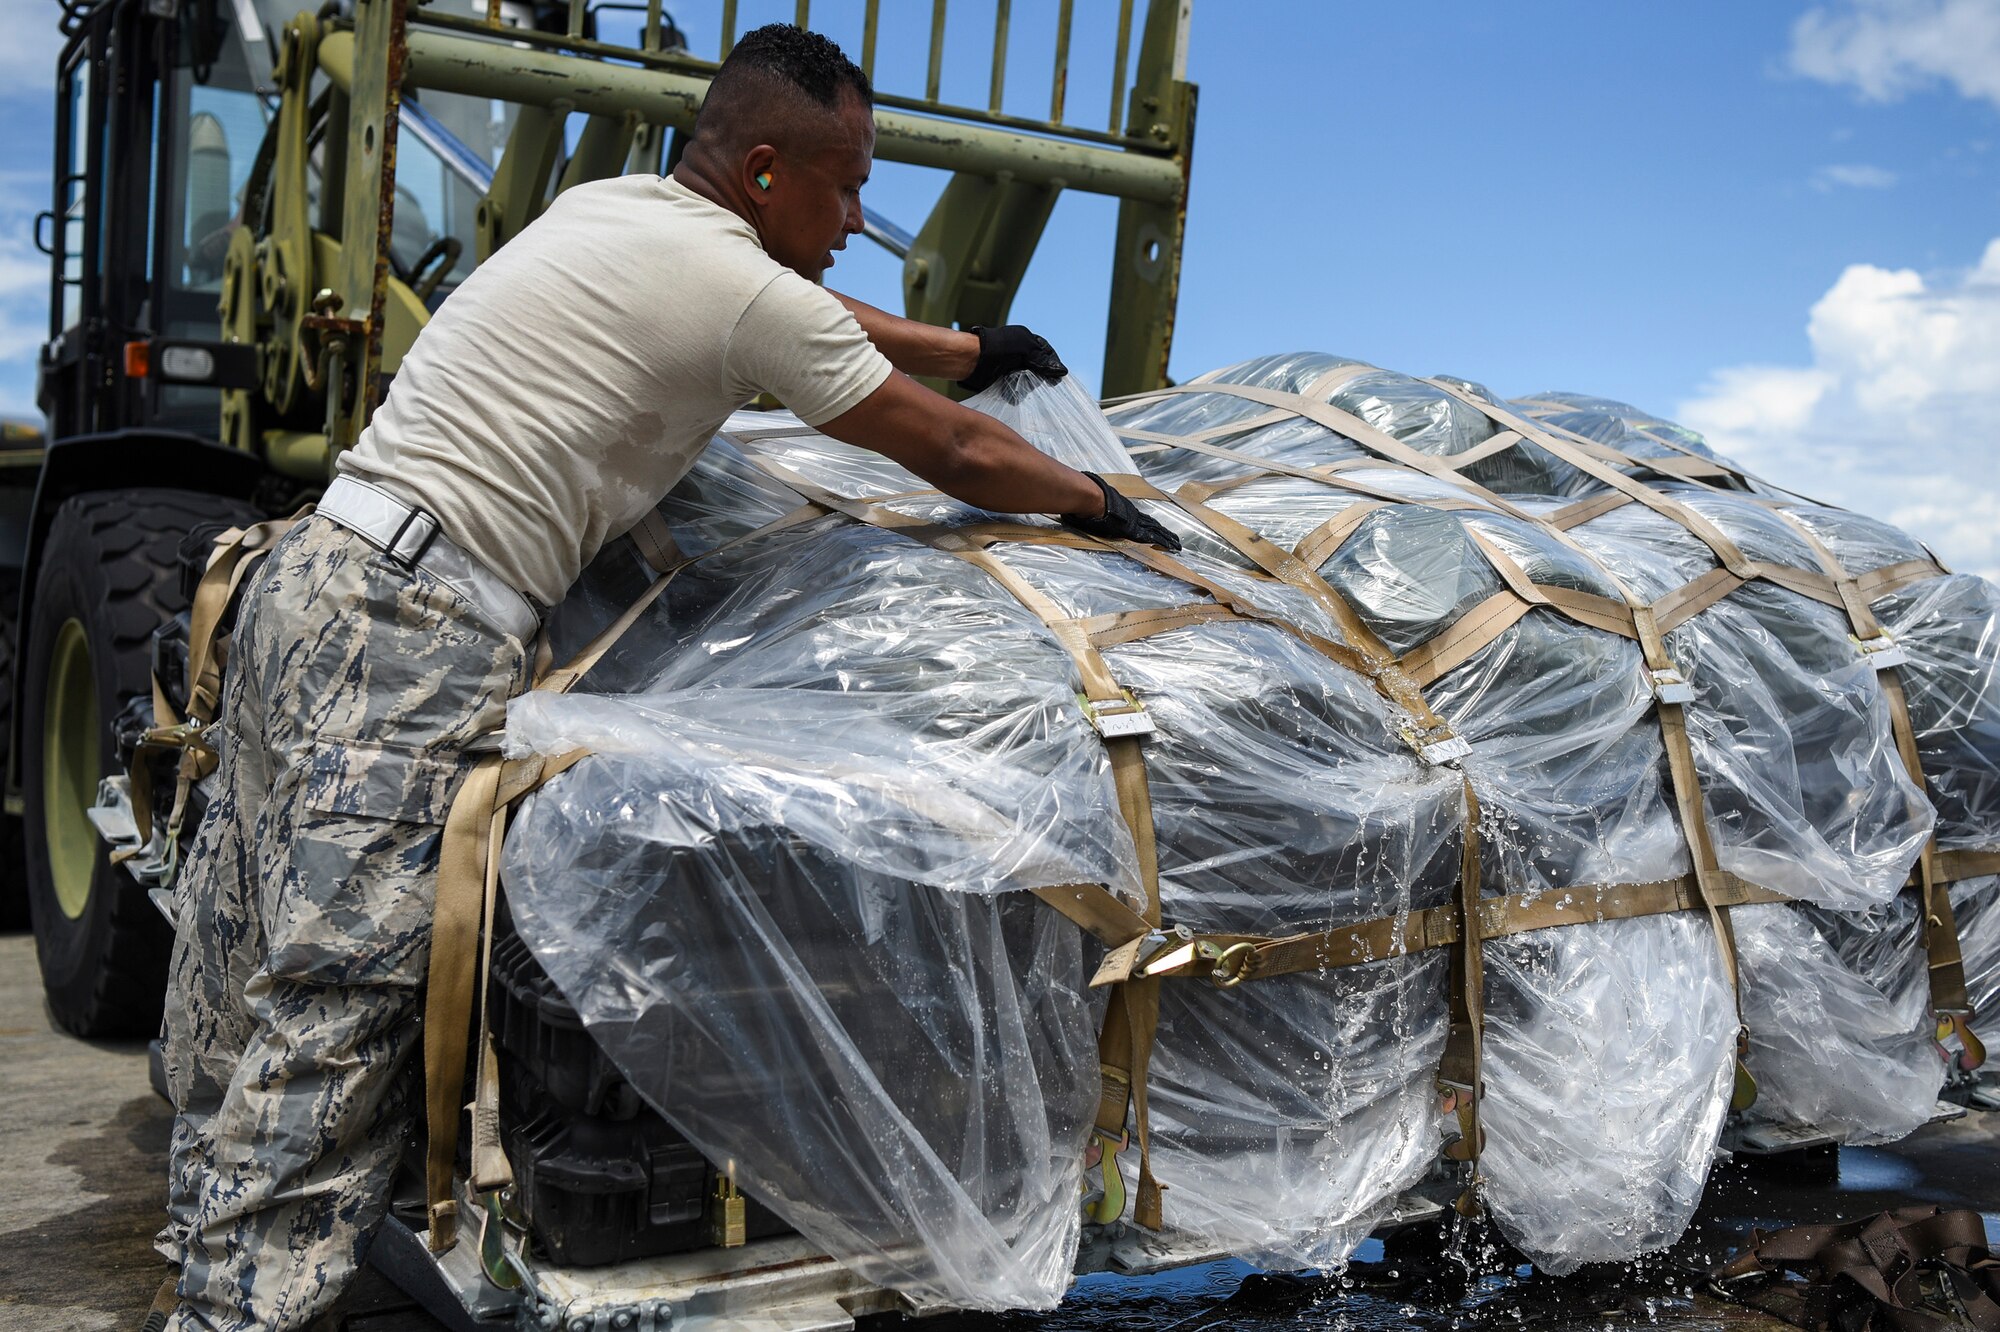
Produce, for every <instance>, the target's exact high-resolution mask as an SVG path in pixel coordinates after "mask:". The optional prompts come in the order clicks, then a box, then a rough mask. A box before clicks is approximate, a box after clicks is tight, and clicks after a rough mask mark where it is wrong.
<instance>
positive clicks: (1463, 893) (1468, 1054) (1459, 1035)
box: [1437, 777, 1486, 1216]
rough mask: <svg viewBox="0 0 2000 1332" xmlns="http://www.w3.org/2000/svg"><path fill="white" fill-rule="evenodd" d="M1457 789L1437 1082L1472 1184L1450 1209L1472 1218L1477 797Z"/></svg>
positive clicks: (1482, 965)
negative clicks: (1460, 801) (1459, 799)
mask: <svg viewBox="0 0 2000 1332" xmlns="http://www.w3.org/2000/svg"><path fill="white" fill-rule="evenodd" d="M1463 786H1464V789H1465V838H1464V842H1463V844H1462V846H1461V848H1460V855H1459V869H1458V936H1459V946H1458V948H1457V949H1456V950H1455V951H1454V952H1453V953H1452V962H1451V979H1450V1012H1451V1018H1450V1027H1449V1028H1448V1030H1447V1032H1446V1035H1445V1043H1444V1054H1443V1056H1442V1057H1441V1058H1440V1059H1439V1061H1438V1073H1437V1080H1438V1085H1439V1087H1440V1088H1441V1089H1443V1090H1444V1091H1445V1093H1446V1094H1447V1096H1448V1097H1449V1098H1450V1101H1451V1108H1452V1109H1453V1110H1455V1111H1456V1112H1457V1114H1458V1128H1459V1138H1458V1141H1457V1142H1455V1143H1453V1144H1452V1145H1451V1146H1450V1147H1449V1148H1447V1149H1446V1153H1445V1154H1446V1155H1447V1156H1449V1157H1451V1158H1452V1159H1453V1160H1456V1161H1465V1162H1468V1163H1469V1164H1470V1165H1471V1167H1472V1181H1471V1183H1470V1184H1469V1185H1468V1186H1467V1187H1466V1189H1465V1191H1464V1192H1463V1193H1461V1194H1460V1195H1459V1197H1458V1201H1457V1204H1456V1206H1457V1209H1458V1211H1459V1213H1460V1214H1461V1215H1463V1216H1476V1215H1478V1213H1479V1209H1480V1201H1479V1194H1480V1185H1481V1183H1482V1180H1481V1178H1480V1174H1479V1157H1480V1155H1481V1154H1482V1153H1483V1152H1484V1151H1485V1150H1486V1130H1485V1129H1484V1128H1483V1127H1482V1126H1481V1124H1480V1102H1481V1101H1482V1100H1484V1099H1485V1096H1486V1087H1485V1079H1484V1048H1485V1040H1486V949H1485V931H1484V927H1483V920H1482V917H1481V914H1480V910H1479V898H1480V893H1479V873H1480V870H1479V797H1478V796H1477V795H1475V794H1474V793H1473V790H1472V779H1471V778H1469V777H1468V778H1465V779H1464V782H1463Z"/></svg>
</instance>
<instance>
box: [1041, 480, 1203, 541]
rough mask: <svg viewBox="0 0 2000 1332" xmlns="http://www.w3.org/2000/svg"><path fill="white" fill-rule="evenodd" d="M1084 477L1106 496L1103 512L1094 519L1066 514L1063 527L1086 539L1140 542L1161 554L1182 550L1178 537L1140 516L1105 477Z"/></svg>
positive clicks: (1135, 508) (1137, 509)
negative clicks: (1160, 551) (1162, 551)
mask: <svg viewBox="0 0 2000 1332" xmlns="http://www.w3.org/2000/svg"><path fill="white" fill-rule="evenodd" d="M1084 475H1085V476H1087V477H1089V478H1090V479H1091V480H1093V481H1095V482H1096V483H1097V488H1098V489H1099V490H1101V491H1103V492H1104V512H1103V513H1102V514H1100V515H1098V516H1097V517H1095V518H1084V517H1080V516H1078V515H1077V514H1073V513H1066V514H1064V515H1062V520H1063V524H1064V526H1067V527H1074V528H1075V529H1076V530H1077V531H1079V532H1082V533H1083V534H1084V535H1086V536H1094V537H1103V538H1105V539H1106V540H1110V541H1139V542H1143V543H1144V544H1146V545H1148V546H1158V547H1159V548H1160V549H1162V550H1179V549H1180V548H1181V539H1180V538H1179V537H1177V536H1175V535H1174V534H1173V533H1172V532H1169V531H1168V530H1167V529H1166V528H1164V527H1162V526H1160V525H1159V524H1158V523H1156V522H1154V521H1153V520H1152V519H1151V518H1148V517H1147V516H1146V515H1145V514H1143V513H1141V512H1140V511H1139V506H1138V505H1136V504H1134V503H1133V502H1132V501H1131V500H1128V499H1126V498H1125V497H1124V496H1123V495H1121V494H1119V493H1118V492H1117V491H1115V490H1113V489H1112V488H1111V487H1110V486H1109V485H1107V484H1106V483H1105V480H1104V478H1103V477H1101V476H1099V475H1098V474H1097V473H1095V472H1085V473H1084Z"/></svg>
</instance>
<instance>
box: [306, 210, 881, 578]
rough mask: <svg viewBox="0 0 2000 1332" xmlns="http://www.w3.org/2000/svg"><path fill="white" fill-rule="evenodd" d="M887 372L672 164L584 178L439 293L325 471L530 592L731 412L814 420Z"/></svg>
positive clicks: (627, 522) (572, 569) (664, 487)
mask: <svg viewBox="0 0 2000 1332" xmlns="http://www.w3.org/2000/svg"><path fill="white" fill-rule="evenodd" d="M889 374H890V367H889V363H888V361H887V360H885V359H883V356H882V354H881V353H880V352H878V351H877V350H876V349H875V347H874V345H873V344H872V343H870V342H869V341H868V337H867V335H866V334H864V333H863V332H862V331H861V326H860V325H859V324H857V323H856V322H855V320H854V316H853V315H851V314H849V313H848V312H847V309H846V307H845V306H843V305H841V304H840V302H839V301H836V300H835V299H834V298H833V297H832V296H830V295H828V294H827V293H826V292H825V291H824V290H823V289H821V288H820V287H817V286H815V285H814V284H813V283H811V282H808V281H807V280H806V279H804V278H802V277H800V276H799V275H798V274H796V273H794V272H792V271H791V270H790V269H788V268H786V267H784V266H783V265H781V264H779V263H778V262H777V261H776V260H774V259H772V258H771V257H770V256H769V255H767V254H765V253H764V250H763V247H762V246H761V245H759V244H758V242H757V233H756V232H755V231H753V230H752V229H751V227H750V224H749V223H747V222H745V221H744V220H743V219H742V218H739V217H737V216H736V215H735V214H734V213H731V212H729V211H728V210H726V209H723V208H720V207H718V206H716V205H715V204H713V203H710V202H709V201H708V200H706V199H704V198H702V197H701V196H700V195H698V194H696V193H695V192H694V191H692V190H690V189H688V188H686V187H685V186H683V185H681V184H680V183H679V182H677V181H675V180H673V179H671V178H662V177H659V176H623V177H620V178H618V179H616V180H607V181H599V182H597V183H594V184H590V185H579V186H577V187H576V188H574V189H571V190H566V191H564V192H563V193H562V194H561V195H559V196H558V197H557V198H556V200H555V202H554V203H553V204H551V205H550V206H549V210H548V211H547V212H546V213H544V214H543V215H542V216H541V217H540V218H538V219H536V221H535V222H534V223H533V224H532V225H530V226H529V227H527V228H526V229H525V230H523V231H522V232H521V234H520V235H518V236H516V237H515V238H514V239H513V240H511V241H509V242H508V243H507V245H506V247H505V248H503V249H502V250H501V251H500V252H499V253H498V254H496V255H494V256H493V257H492V258H491V259H489V260H487V261H486V262H485V263H484V264H481V265H480V266H479V268H478V269H476V270H475V271H474V272H473V274H472V276H471V277H470V278H468V279H466V281H465V282H464V283H463V284H461V285H460V286H459V288H458V290H457V291H455V292H453V293H452V295H451V297H450V299H448V300H447V301H445V303H444V305H443V306H441V307H440V308H439V310H438V312H437V314H436V316H435V317H433V318H432V320H431V322H430V323H429V325H428V326H426V327H425V329H424V331H423V333H422V334H421V335H420V336H419V337H418V338H417V341H416V345H415V346H413V347H412V348H411V349H410V352H409V354H408V355H407V356H405V357H404V358H403V363H402V366H401V368H400V369H399V370H398V371H397V373H396V378H395V381H394V382H393V384H392V385H391V386H390V389H389V396H388V398H387V400H386V401H384V402H383V404H382V407H381V409H380V410H379V411H377V412H376V413H375V416H374V419H373V420H372V421H370V422H369V425H368V428H367V429H366V430H364V431H363V432H362V433H361V438H360V440H359V441H358V442H357V443H356V444H355V446H354V447H353V448H352V449H350V450H348V452H347V453H345V454H343V455H342V456H341V459H340V462H339V467H340V470H341V471H343V472H351V473H354V474H355V475H357V476H359V477H361V478H362V479H364V480H367V481H372V482H375V483H376V484H378V485H380V486H382V487H383V488H384V489H386V490H388V491H390V492H391V493H393V494H395V495H397V496H398V497H400V498H402V499H403V500H405V501H407V502H409V503H411V504H418V505H421V506H423V507H424V508H426V509H428V510H430V511H431V512H432V513H434V514H436V515H437V517H438V520H439V522H440V523H442V524H443V529H444V531H445V533H446V534H447V535H448V536H450V537H451V538H452V540H454V541H456V542H458V543H459V544H460V545H461V546H463V547H464V548H465V549H466V550H467V551H468V552H470V553H471V554H472V555H473V556H474V557H475V558H477V559H479V560H481V561H482V562H484V563H485V564H486V565H487V566H488V567H489V568H491V569H492V570H493V571H494V572H495V573H497V574H499V575H500V576H501V577H502V578H504V579H506V580H507V581H508V582H509V583H511V584H513V585H514V586H515V587H516V588H518V589H519V590H521V591H522V592H525V593H527V594H528V595H529V596H531V597H533V598H535V599H536V600H537V601H540V602H541V603H543V604H544V605H551V606H552V605H554V604H555V603H556V602H558V601H560V600H562V597H563V594H564V593H565V592H566V591H567V590H568V588H569V585H570V584H571V583H572V582H574V581H575V580H576V576H577V574H578V573H579V572H580V571H581V570H582V568H583V566H584V565H585V564H587V563H589V562H590V560H591V559H592V557H594V556H595V555H596V554H597V552H598V550H599V549H601V548H602V547H603V545H604V543H605V542H606V541H608V540H610V539H611V538H612V537H615V536H617V535H619V534H620V533H622V532H624V531H626V530H627V529H629V528H630V527H631V526H632V525H633V524H634V523H636V522H638V521H639V519H640V518H642V517H644V516H645V513H646V511H647V510H648V509H650V508H652V507H653V506H654V505H655V504H657V503H659V501H660V499H661V497H662V496H664V495H665V494H666V493H667V491H669V490H671V489H672V488H673V485H674V483H675V482H676V481H678V480H680V477H681V474H682V473H683V472H685V471H687V469H688V467H689V466H690V465H691V464H692V463H693V462H694V459H695V456H696V455H697V454H698V453H700V451H701V449H702V447H703V446H704V445H706V444H707V443H708V441H709V439H710V437H711V436H713V435H714V434H715V432H716V431H717V430H718V429H719V428H721V426H722V423H723V421H724V419H725V418H727V417H728V415H729V413H730V412H731V411H732V410H734V409H735V408H737V407H739V406H741V405H742V404H743V403H745V402H747V401H749V400H750V399H751V398H754V397H756V396H757V395H758V394H759V393H770V394H771V395H772V396H773V397H775V398H777V399H778V400H779V401H780V402H782V403H784V404H785V406H787V407H789V408H791V409H792V411H794V412H796V413H797V414H798V415H799V416H800V417H801V418H802V419H804V420H805V421H806V423H807V424H809V425H819V424H820V423H822V422H825V421H829V420H832V419H833V418H834V417H836V416H839V415H840V414H841V413H842V412H845V411H847V410H848V409H849V408H851V407H853V406H854V405H855V404H857V403H859V402H860V401H861V400H862V399H863V398H865V397H867V396H868V395H869V394H870V393H873V392H874V391H875V390H876V389H877V388H878V387H880V386H881V384H882V381H883V380H885V379H887V378H888V377H889Z"/></svg>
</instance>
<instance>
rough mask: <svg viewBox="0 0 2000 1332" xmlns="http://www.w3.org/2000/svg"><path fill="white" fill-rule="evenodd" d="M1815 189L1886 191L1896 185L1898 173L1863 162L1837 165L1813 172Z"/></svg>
mask: <svg viewBox="0 0 2000 1332" xmlns="http://www.w3.org/2000/svg"><path fill="white" fill-rule="evenodd" d="M1812 183H1813V188H1814V189H1816V190H1831V189H1837V188H1839V187H1841V186H1846V187H1847V188H1848V189H1851V190H1886V189H1888V188H1889V187H1890V186H1892V185H1894V184H1895V183H1896V173H1895V172H1893V171H1890V170H1889V169H1888V168H1886V167H1878V166H1868V165H1867V164H1865V163H1861V162H1845V163H1836V164H1834V165H1833V166H1823V167H1821V168H1820V169H1819V170H1817V171H1815V172H1813V178H1812Z"/></svg>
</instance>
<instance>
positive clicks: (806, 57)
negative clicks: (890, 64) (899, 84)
mask: <svg viewBox="0 0 2000 1332" xmlns="http://www.w3.org/2000/svg"><path fill="white" fill-rule="evenodd" d="M787 93H789V94H791V95H792V96H794V97H803V98H804V100H806V101H808V102H810V103H812V104H813V105H814V106H817V107H819V108H821V109H823V110H827V111H838V110H839V109H840V99H841V96H842V95H843V94H844V93H851V94H852V95H854V96H856V97H859V98H860V99H861V101H862V103H863V105H866V106H873V105H874V104H875V90H874V89H873V88H872V87H870V86H869V84H868V76H867V75H866V74H864V73H862V71H861V66H859V65H857V64H855V63H854V62H853V61H852V60H849V59H848V58H847V55H846V53H845V52H843V51H842V50H841V49H840V47H839V46H837V45H835V44H834V43H833V42H832V41H831V40H829V39H828V38H827V37H825V36H823V35H821V34H820V33H817V32H809V31H807V30H806V29H804V28H798V27H794V26H793V25H791V24H789V23H767V24H765V25H764V26H763V27H761V28H757V29H754V30H753V31H750V32H746V33H744V34H743V36H742V37H741V38H740V39H738V41H737V43H736V45H735V46H733V47H731V48H730V50H729V55H728V56H727V57H726V58H725V59H724V60H723V62H722V67H721V68H720V69H718V70H716V71H715V78H714V79H713V80H711V81H710V83H709V85H708V95H707V96H706V97H705V98H703V99H702V104H701V115H700V116H698V117H697V118H696V120H695V133H696V134H700V133H701V130H702V124H701V122H702V120H704V119H706V118H707V117H708V114H709V112H710V110H711V109H713V110H714V111H716V113H717V114H719V115H740V114H742V112H743V111H744V110H745V109H747V108H748V107H751V106H755V105H757V104H758V103H759V102H764V101H767V100H768V99H769V98H770V97H772V96H773V95H774V94H775V95H776V96H778V97H784V96H785V95H786V94H787ZM801 109H803V108H801ZM711 128H713V127H712V126H711Z"/></svg>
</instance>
